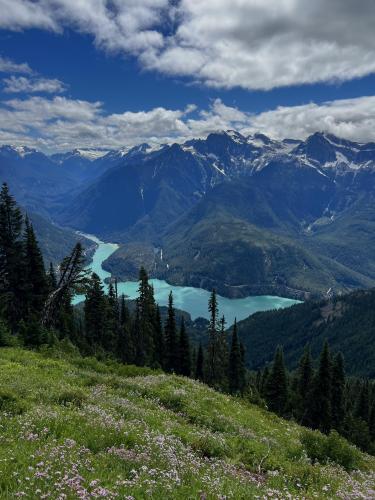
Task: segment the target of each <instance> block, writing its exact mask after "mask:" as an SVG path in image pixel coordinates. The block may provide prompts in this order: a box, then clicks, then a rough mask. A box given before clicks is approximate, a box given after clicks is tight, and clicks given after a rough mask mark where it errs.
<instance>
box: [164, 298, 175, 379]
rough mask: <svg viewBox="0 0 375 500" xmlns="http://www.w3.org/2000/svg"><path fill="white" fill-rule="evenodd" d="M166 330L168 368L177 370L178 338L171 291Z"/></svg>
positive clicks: (171, 370) (168, 369) (170, 370)
mask: <svg viewBox="0 0 375 500" xmlns="http://www.w3.org/2000/svg"><path fill="white" fill-rule="evenodd" d="M164 332H165V341H166V370H167V371H169V372H173V371H176V367H177V366H178V342H177V340H178V339H177V328H176V317H175V310H174V307H173V294H172V292H170V293H169V297H168V315H167V321H166V323H165V328H164Z"/></svg>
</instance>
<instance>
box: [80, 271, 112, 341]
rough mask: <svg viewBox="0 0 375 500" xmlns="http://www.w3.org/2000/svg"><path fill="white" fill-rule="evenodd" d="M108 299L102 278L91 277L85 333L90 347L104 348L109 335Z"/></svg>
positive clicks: (86, 307) (85, 312) (87, 297)
mask: <svg viewBox="0 0 375 500" xmlns="http://www.w3.org/2000/svg"><path fill="white" fill-rule="evenodd" d="M106 313H107V299H106V297H105V294H104V291H103V286H102V284H101V281H100V278H99V276H98V275H97V274H96V273H93V274H92V275H91V279H90V281H89V284H88V287H87V291H86V300H85V304H84V314H85V332H86V338H87V341H88V344H89V345H94V346H101V347H103V346H104V345H105V343H106V334H107V314H106Z"/></svg>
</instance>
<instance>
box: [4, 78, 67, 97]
mask: <svg viewBox="0 0 375 500" xmlns="http://www.w3.org/2000/svg"><path fill="white" fill-rule="evenodd" d="M3 82H4V84H5V87H4V89H3V90H4V92H6V93H18V92H24V93H35V92H45V93H47V94H59V93H61V92H64V91H65V89H66V86H65V85H64V83H63V82H61V81H60V80H57V79H56V78H53V79H49V78H32V79H31V78H26V77H25V76H18V77H16V76H13V75H12V76H11V77H10V78H4V80H3Z"/></svg>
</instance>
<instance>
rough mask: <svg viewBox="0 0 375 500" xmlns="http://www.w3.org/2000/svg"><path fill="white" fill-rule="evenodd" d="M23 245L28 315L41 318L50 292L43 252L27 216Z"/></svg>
mask: <svg viewBox="0 0 375 500" xmlns="http://www.w3.org/2000/svg"><path fill="white" fill-rule="evenodd" d="M23 246H24V263H25V277H24V279H25V303H26V304H27V306H26V307H27V315H28V317H30V318H31V317H32V318H34V319H40V315H41V313H42V311H43V307H44V303H45V301H46V298H47V294H48V281H47V276H46V272H45V269H44V262H43V257H42V253H41V251H40V249H39V245H38V242H37V239H36V237H35V233H34V229H33V226H32V224H31V223H30V221H29V219H28V217H27V216H26V218H25V230H24V241H23Z"/></svg>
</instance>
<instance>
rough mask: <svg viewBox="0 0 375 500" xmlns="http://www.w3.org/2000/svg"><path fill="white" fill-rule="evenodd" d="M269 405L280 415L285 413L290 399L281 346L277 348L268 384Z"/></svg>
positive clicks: (267, 396)
mask: <svg viewBox="0 0 375 500" xmlns="http://www.w3.org/2000/svg"><path fill="white" fill-rule="evenodd" d="M266 398H267V403H268V407H269V409H270V410H271V411H273V412H275V413H277V414H278V415H283V414H284V410H285V408H286V404H287V401H288V379H287V373H286V369H285V364H284V353H283V349H282V347H281V346H279V347H278V348H277V349H276V352H275V357H274V360H273V364H272V369H271V373H270V375H269V377H268V381H267V385H266Z"/></svg>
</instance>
